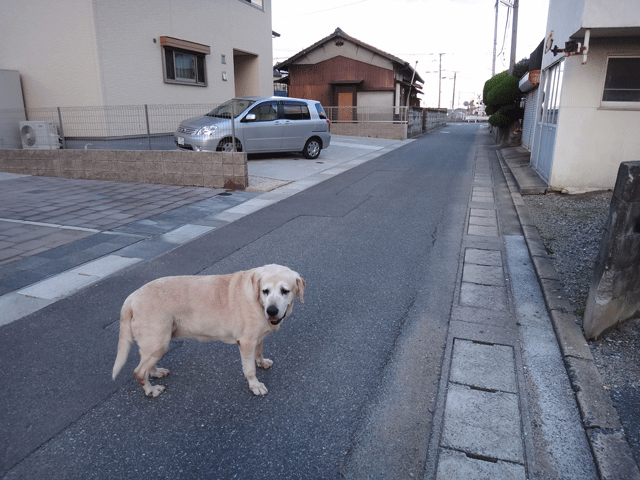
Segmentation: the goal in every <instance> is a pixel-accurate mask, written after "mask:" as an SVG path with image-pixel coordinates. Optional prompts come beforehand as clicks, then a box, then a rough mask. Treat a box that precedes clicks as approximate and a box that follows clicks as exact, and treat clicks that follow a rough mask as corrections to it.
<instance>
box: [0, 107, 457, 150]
mask: <svg viewBox="0 0 640 480" xmlns="http://www.w3.org/2000/svg"><path fill="white" fill-rule="evenodd" d="M214 107H215V104H196V105H122V106H112V107H53V108H26V109H0V137H4V136H7V135H11V136H13V137H17V138H18V142H19V141H20V140H19V139H20V134H19V121H20V120H28V121H43V122H48V123H51V124H53V125H55V126H56V128H57V130H58V135H59V136H60V138H61V144H62V147H63V148H67V149H91V150H93V149H101V150H102V149H106V150H172V149H174V148H176V146H175V141H174V135H173V134H174V132H175V131H176V130H177V128H178V126H179V125H180V123H181V122H182V121H183V120H185V119H188V118H191V117H197V116H201V115H204V114H205V113H207V112H209V111H211V110H212V109H213V108H214ZM325 111H326V113H327V115H328V117H329V119H330V120H331V122H332V123H334V124H336V126H338V125H339V124H354V123H357V124H369V125H373V126H375V127H376V128H377V129H379V130H384V129H385V128H386V127H385V124H387V125H389V126H390V127H389V128H391V125H393V126H394V127H393V128H395V126H397V125H403V124H404V125H408V128H407V131H408V132H409V136H414V135H417V134H419V133H421V132H424V131H429V130H431V129H432V128H435V126H438V125H440V124H444V123H446V111H444V110H437V109H416V108H409V107H357V106H356V107H335V106H330V107H325ZM7 132H8V133H7ZM229 136H232V132H231V130H230V131H229ZM18 145H19V144H18ZM0 148H19V146H17V147H16V146H11V145H9V146H7V143H6V142H4V141H3V138H0Z"/></svg>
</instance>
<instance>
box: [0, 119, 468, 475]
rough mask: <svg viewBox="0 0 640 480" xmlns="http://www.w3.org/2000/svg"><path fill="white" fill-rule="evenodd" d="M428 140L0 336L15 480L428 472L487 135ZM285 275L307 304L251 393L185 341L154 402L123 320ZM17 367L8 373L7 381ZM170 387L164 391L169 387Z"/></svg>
mask: <svg viewBox="0 0 640 480" xmlns="http://www.w3.org/2000/svg"><path fill="white" fill-rule="evenodd" d="M450 130H451V133H446V132H448V131H449V130H448V129H447V130H440V131H437V132H434V133H432V134H429V135H425V136H422V137H420V138H418V139H417V140H416V141H414V142H412V143H410V144H408V145H406V146H404V147H402V148H400V149H397V150H395V151H393V152H390V153H389V154H387V155H384V156H382V157H379V158H377V159H374V160H372V161H370V162H367V163H365V164H363V165H360V166H358V167H356V168H353V169H351V170H349V171H347V172H345V173H343V174H341V175H338V176H336V177H333V178H331V179H329V180H327V181H325V182H323V183H321V184H319V185H316V186H314V187H312V188H310V189H308V190H305V191H303V192H301V193H299V194H297V195H295V196H293V197H290V198H288V199H286V200H283V201H281V202H279V203H277V204H275V205H272V206H270V207H267V208H264V209H262V210H260V211H258V212H255V213H253V214H251V215H248V216H246V217H244V218H242V219H240V220H238V221H236V222H234V223H231V224H229V225H227V226H225V227H223V228H220V229H218V230H215V231H213V232H211V233H209V234H207V235H205V236H203V237H200V238H198V239H196V240H194V241H192V242H190V243H188V244H186V245H184V246H182V247H180V248H177V249H175V250H172V251H170V252H168V253H166V254H164V255H162V256H160V257H158V258H156V259H153V260H150V261H147V262H143V263H141V264H138V265H136V266H134V267H131V268H129V269H128V270H124V271H122V272H120V273H118V274H115V275H113V276H111V277H109V278H107V279H105V280H103V281H102V282H99V283H97V284H95V285H93V286H91V287H88V288H87V289H85V290H82V291H80V292H78V293H76V294H74V295H72V296H70V297H68V298H66V299H64V300H61V301H59V302H57V303H54V304H52V305H50V306H48V307H46V308H44V309H42V310H40V311H38V312H36V313H34V314H32V315H31V316H29V317H26V318H24V319H21V320H19V321H16V322H13V323H11V324H9V325H7V326H5V327H3V329H2V330H1V331H0V335H1V337H0V342H1V343H2V346H3V348H2V349H1V351H0V362H1V363H2V365H4V366H5V367H4V371H3V372H2V374H1V377H0V378H1V380H2V382H1V383H2V385H3V390H4V392H3V394H2V396H1V397H0V402H1V403H0V409H1V411H2V422H1V423H2V427H0V428H1V430H0V459H1V462H2V463H1V468H0V475H5V477H3V478H7V479H9V478H50V479H52V478H85V479H89V478H122V479H124V478H141V477H155V478H225V479H227V478H241V479H250V478H260V479H285V478H305V479H308V478H323V479H327V478H339V477H341V476H343V477H347V478H363V477H366V476H368V475H371V476H372V478H406V477H407V476H408V475H409V474H413V475H415V476H416V477H419V476H420V475H421V472H422V470H423V467H424V462H425V459H426V449H427V444H428V440H429V434H430V430H431V417H432V412H433V407H434V404H435V400H436V394H437V386H438V380H439V378H440V364H441V361H442V355H443V348H444V345H445V339H446V335H447V323H448V319H449V313H450V309H451V302H452V299H453V294H454V286H455V283H456V275H457V271H458V265H459V260H460V259H459V255H460V251H461V248H460V246H461V241H462V233H463V226H464V222H465V212H466V205H467V201H468V199H469V193H470V188H471V165H472V161H473V148H472V147H473V145H474V142H475V137H476V133H477V132H478V128H477V126H475V125H460V126H456V128H452V129H450ZM266 263H282V264H284V265H287V266H289V267H291V268H292V269H294V270H296V271H298V272H299V273H300V274H301V275H302V276H303V277H304V278H305V280H306V282H307V288H306V291H305V303H304V304H300V303H299V302H297V303H296V305H295V306H294V310H293V315H292V316H291V317H288V318H287V319H286V320H285V322H284V323H283V325H282V327H281V329H280V331H279V332H278V333H276V334H274V335H272V336H270V337H268V338H267V339H266V340H265V356H266V357H268V358H271V359H272V360H274V362H275V365H274V367H272V368H271V369H270V370H268V371H259V372H258V378H259V379H260V380H261V381H262V382H264V383H265V384H266V386H267V387H268V388H269V394H268V395H267V396H265V397H255V396H253V395H252V394H251V392H250V391H249V389H248V387H247V382H246V380H245V379H244V377H243V375H242V370H241V365H240V356H239V353H238V350H237V347H235V346H233V345H225V344H222V343H199V342H197V341H192V340H180V341H174V342H173V343H172V348H171V349H170V351H169V352H168V353H167V354H166V355H165V356H164V358H163V360H162V361H161V363H160V366H162V367H166V368H169V369H170V370H171V375H170V376H169V377H167V378H166V379H162V380H161V381H160V383H162V384H164V385H165V386H166V391H165V392H164V393H163V394H162V395H161V396H159V397H157V398H147V397H145V396H144V394H143V391H142V389H141V388H140V386H139V385H138V383H137V382H136V381H135V379H134V378H133V376H132V370H133V368H134V367H135V365H136V364H137V352H136V349H135V348H133V349H132V353H131V354H130V358H129V362H128V363H127V365H125V367H124V368H123V370H122V372H121V373H120V376H119V377H118V379H117V380H116V381H115V382H113V381H111V378H110V375H111V369H112V366H113V361H114V358H115V351H116V344H117V335H118V333H117V332H118V326H117V320H118V314H119V309H120V306H121V304H122V301H123V300H124V298H126V296H127V295H128V294H129V293H130V292H131V291H133V290H134V289H136V288H137V287H139V286H140V285H142V284H143V283H145V282H147V281H149V280H152V279H154V278H157V277H160V276H165V275H177V274H214V273H227V272H232V271H236V270H243V269H248V268H252V267H254V266H259V265H262V264H266ZM8 366H10V367H8ZM155 382H156V383H158V381H157V380H155Z"/></svg>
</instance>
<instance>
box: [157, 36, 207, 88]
mask: <svg viewBox="0 0 640 480" xmlns="http://www.w3.org/2000/svg"><path fill="white" fill-rule="evenodd" d="M160 45H161V46H162V58H163V70H164V81H165V82H166V83H179V84H182V85H198V86H206V85H207V63H206V59H205V55H208V54H209V53H211V48H210V47H209V46H208V45H202V44H201V43H194V42H189V41H187V40H179V39H177V38H172V37H160Z"/></svg>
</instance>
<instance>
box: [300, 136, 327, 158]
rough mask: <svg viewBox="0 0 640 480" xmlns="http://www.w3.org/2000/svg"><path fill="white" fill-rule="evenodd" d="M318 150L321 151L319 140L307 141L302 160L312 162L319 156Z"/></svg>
mask: <svg viewBox="0 0 640 480" xmlns="http://www.w3.org/2000/svg"><path fill="white" fill-rule="evenodd" d="M320 150H322V143H321V142H320V140H319V139H317V138H315V137H314V138H310V139H309V140H307V143H305V144H304V150H302V154H303V155H304V158H308V159H309V160H314V159H316V158H318V156H319V155H320Z"/></svg>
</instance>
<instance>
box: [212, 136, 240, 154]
mask: <svg viewBox="0 0 640 480" xmlns="http://www.w3.org/2000/svg"><path fill="white" fill-rule="evenodd" d="M241 151H242V144H241V143H240V140H238V139H237V138H236V152H241ZM216 152H227V153H229V152H233V140H232V139H231V137H228V138H223V139H222V140H220V143H218V146H217V147H216Z"/></svg>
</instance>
